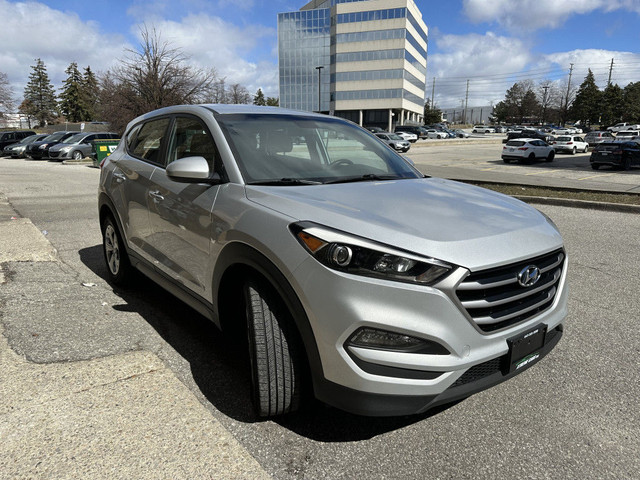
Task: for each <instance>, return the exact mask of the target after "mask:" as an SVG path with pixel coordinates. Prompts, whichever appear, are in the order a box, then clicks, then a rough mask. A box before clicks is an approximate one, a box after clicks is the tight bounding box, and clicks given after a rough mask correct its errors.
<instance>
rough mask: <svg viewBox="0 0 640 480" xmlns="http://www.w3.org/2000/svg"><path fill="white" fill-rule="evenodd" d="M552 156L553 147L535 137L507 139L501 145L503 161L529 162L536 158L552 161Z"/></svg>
mask: <svg viewBox="0 0 640 480" xmlns="http://www.w3.org/2000/svg"><path fill="white" fill-rule="evenodd" d="M554 157H555V152H554V150H553V147H552V146H551V145H549V144H548V143H546V142H544V141H542V140H540V139H537V138H519V139H517V140H509V141H508V142H507V143H506V145H505V146H504V147H502V160H503V161H504V163H511V161H512V160H515V161H517V162H520V163H527V164H531V163H533V162H535V161H536V160H544V161H545V162H553V158H554Z"/></svg>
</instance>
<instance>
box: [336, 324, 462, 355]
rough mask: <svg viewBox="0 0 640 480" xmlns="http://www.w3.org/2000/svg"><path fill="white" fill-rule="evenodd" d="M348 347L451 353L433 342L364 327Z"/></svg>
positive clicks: (437, 353) (352, 337)
mask: <svg viewBox="0 0 640 480" xmlns="http://www.w3.org/2000/svg"><path fill="white" fill-rule="evenodd" d="M347 345H350V346H353V347H361V348H371V349H375V350H392V351H397V352H405V353H424V354H430V355H449V354H450V353H451V352H449V350H447V349H446V348H445V347H444V346H442V345H440V344H439V343H436V342H432V341H431V340H425V339H422V338H417V337H413V336H411V335H405V334H403V333H396V332H390V331H388V330H381V329H378V328H371V327H362V328H359V329H358V330H356V331H355V332H354V333H353V335H351V337H349V340H347Z"/></svg>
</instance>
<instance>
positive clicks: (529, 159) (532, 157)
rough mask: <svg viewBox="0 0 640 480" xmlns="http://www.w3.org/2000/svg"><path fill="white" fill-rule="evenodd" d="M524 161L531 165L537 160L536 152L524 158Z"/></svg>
mask: <svg viewBox="0 0 640 480" xmlns="http://www.w3.org/2000/svg"><path fill="white" fill-rule="evenodd" d="M522 161H523V163H526V164H527V165H531V164H532V163H534V162H535V161H536V154H535V153H532V154H531V155H529V156H528V157H527V158H525V159H522Z"/></svg>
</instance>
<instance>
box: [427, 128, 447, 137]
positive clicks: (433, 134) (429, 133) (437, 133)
mask: <svg viewBox="0 0 640 480" xmlns="http://www.w3.org/2000/svg"><path fill="white" fill-rule="evenodd" d="M427 138H436V139H443V138H449V134H448V133H447V132H442V131H440V130H434V129H433V128H430V129H428V130H427Z"/></svg>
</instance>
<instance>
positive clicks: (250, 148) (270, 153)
mask: <svg viewBox="0 0 640 480" xmlns="http://www.w3.org/2000/svg"><path fill="white" fill-rule="evenodd" d="M216 119H217V120H218V122H219V123H220V126H221V127H222V130H223V131H224V133H225V136H226V137H227V141H228V142H229V145H230V146H231V149H232V150H233V151H234V154H235V158H236V160H237V162H238V167H239V168H240V171H241V173H242V176H243V177H244V179H245V181H246V182H247V183H253V184H257V183H271V184H274V183H278V182H279V184H283V185H291V184H317V183H336V182H339V181H351V180H353V179H363V180H379V179H385V180H386V179H400V178H421V177H423V175H422V174H421V173H420V172H418V171H417V170H416V169H415V168H413V167H412V166H411V165H410V164H409V163H408V162H407V161H406V160H404V159H403V158H402V157H401V156H399V155H398V154H396V153H395V152H394V151H392V150H391V149H390V148H389V147H387V146H386V145H385V144H384V143H382V142H380V141H379V140H378V139H376V138H375V137H374V136H373V135H372V134H370V133H369V132H367V131H365V130H363V129H361V128H359V127H358V126H356V125H354V124H351V123H349V122H346V121H344V120H341V119H338V118H334V117H327V118H317V117H307V116H303V115H300V116H295V115H261V114H226V115H218V116H217V117H216Z"/></svg>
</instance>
